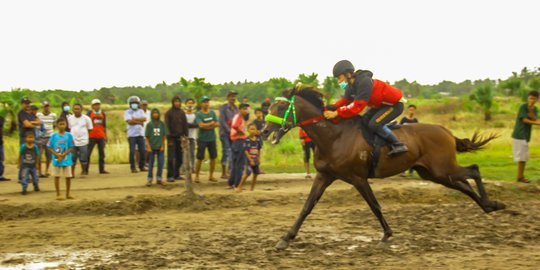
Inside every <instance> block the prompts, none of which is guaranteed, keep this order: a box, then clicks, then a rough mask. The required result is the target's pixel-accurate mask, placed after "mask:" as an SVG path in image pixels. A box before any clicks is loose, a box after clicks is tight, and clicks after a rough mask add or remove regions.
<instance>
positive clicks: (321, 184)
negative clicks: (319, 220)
mask: <svg viewBox="0 0 540 270" xmlns="http://www.w3.org/2000/svg"><path fill="white" fill-rule="evenodd" d="M334 180H335V178H334V177H331V176H328V175H325V174H323V173H320V172H319V173H317V175H316V176H315V180H314V181H313V184H312V186H311V191H310V193H309V196H308V198H307V200H306V203H305V204H304V208H302V211H301V212H300V215H299V216H298V218H297V219H296V222H295V223H294V225H293V226H292V228H291V229H290V230H289V231H288V232H287V234H285V235H284V236H283V237H282V238H281V240H280V241H279V242H278V243H277V245H276V249H278V250H283V249H286V248H287V247H288V246H289V241H291V240H292V239H294V238H295V237H296V235H297V234H298V231H299V230H300V227H301V226H302V223H304V220H305V219H306V217H307V216H308V215H309V214H310V213H311V210H313V207H315V204H317V202H318V201H319V199H320V198H321V196H322V194H323V193H324V191H325V190H326V188H327V187H328V186H329V185H330V184H332V182H334Z"/></svg>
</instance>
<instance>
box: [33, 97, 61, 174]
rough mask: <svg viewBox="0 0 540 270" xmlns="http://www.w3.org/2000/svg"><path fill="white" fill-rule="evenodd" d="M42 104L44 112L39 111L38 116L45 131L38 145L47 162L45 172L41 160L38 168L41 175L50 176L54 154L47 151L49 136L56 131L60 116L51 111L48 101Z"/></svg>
mask: <svg viewBox="0 0 540 270" xmlns="http://www.w3.org/2000/svg"><path fill="white" fill-rule="evenodd" d="M41 105H43V112H38V113H37V115H36V116H37V117H38V118H39V119H40V120H41V121H42V122H43V125H44V126H45V133H44V134H42V135H41V139H40V140H41V141H40V142H38V145H39V146H40V149H39V153H40V156H41V155H45V160H46V163H45V173H43V171H42V170H41V161H40V162H39V166H38V170H39V177H48V176H49V167H50V166H51V157H52V154H51V152H49V151H47V143H48V142H49V138H50V137H51V135H52V134H53V132H54V128H55V126H56V120H57V119H58V117H56V114H55V113H53V112H51V106H50V104H49V102H48V101H43V102H42V103H41ZM40 160H41V158H40Z"/></svg>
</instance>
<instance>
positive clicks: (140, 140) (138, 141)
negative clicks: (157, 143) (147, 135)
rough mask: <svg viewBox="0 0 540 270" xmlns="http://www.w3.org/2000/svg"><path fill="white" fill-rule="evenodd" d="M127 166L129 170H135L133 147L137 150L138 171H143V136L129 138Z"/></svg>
mask: <svg viewBox="0 0 540 270" xmlns="http://www.w3.org/2000/svg"><path fill="white" fill-rule="evenodd" d="M128 141H129V164H130V165H131V170H132V171H134V170H136V166H135V145H136V146H137V148H138V149H139V156H140V158H139V169H141V170H142V169H144V153H145V152H146V150H145V143H144V137H143V136H137V137H129V138H128Z"/></svg>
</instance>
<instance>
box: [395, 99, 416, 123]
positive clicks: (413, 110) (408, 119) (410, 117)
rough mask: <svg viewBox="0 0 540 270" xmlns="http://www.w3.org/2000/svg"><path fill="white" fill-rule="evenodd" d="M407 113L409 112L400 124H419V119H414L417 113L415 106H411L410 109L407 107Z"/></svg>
mask: <svg viewBox="0 0 540 270" xmlns="http://www.w3.org/2000/svg"><path fill="white" fill-rule="evenodd" d="M407 112H408V113H407V115H405V116H404V117H403V118H401V121H399V124H400V125H404V124H415V123H418V119H416V117H414V115H415V113H416V105H413V104H411V105H409V107H407Z"/></svg>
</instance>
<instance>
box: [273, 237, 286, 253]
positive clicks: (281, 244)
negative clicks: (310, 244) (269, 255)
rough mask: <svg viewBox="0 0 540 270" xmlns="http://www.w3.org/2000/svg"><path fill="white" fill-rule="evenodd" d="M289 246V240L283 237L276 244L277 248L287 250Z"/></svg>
mask: <svg viewBox="0 0 540 270" xmlns="http://www.w3.org/2000/svg"><path fill="white" fill-rule="evenodd" d="M288 246H289V242H287V241H285V240H283V239H281V240H279V242H278V243H277V245H276V247H275V248H276V250H285V249H286V248H287V247H288Z"/></svg>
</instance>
